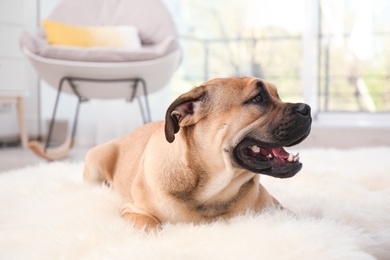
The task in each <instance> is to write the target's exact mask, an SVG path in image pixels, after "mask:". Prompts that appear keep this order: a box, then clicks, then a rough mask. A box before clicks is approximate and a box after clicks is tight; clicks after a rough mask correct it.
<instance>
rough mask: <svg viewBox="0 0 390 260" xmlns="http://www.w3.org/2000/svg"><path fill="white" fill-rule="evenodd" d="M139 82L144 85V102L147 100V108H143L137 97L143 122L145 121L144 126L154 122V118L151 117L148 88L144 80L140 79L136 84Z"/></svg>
mask: <svg viewBox="0 0 390 260" xmlns="http://www.w3.org/2000/svg"><path fill="white" fill-rule="evenodd" d="M138 82H141V84H142V90H143V94H144V95H143V96H144V100H145V107H144V106H143V104H142V101H141V98H140V97H137V101H138V105H139V108H140V110H141V115H142V120H143V122H144V124H146V123H149V122H151V121H152V116H151V115H150V107H149V99H148V91H147V87H146V82H145V81H144V80H143V79H139V80H138V81H137V82H136V84H137V83H138Z"/></svg>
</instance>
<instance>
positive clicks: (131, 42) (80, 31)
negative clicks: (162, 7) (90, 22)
mask: <svg viewBox="0 0 390 260" xmlns="http://www.w3.org/2000/svg"><path fill="white" fill-rule="evenodd" d="M43 27H44V29H45V33H46V38H47V41H48V43H49V44H50V45H66V46H77V47H92V46H100V47H111V48H122V49H137V48H141V42H140V39H139V37H138V31H137V29H136V28H135V27H134V26H124V25H122V26H75V25H70V24H64V23H59V22H56V21H52V20H48V19H45V20H43Z"/></svg>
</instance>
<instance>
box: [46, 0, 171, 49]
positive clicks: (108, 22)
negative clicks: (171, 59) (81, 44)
mask: <svg viewBox="0 0 390 260" xmlns="http://www.w3.org/2000/svg"><path fill="white" fill-rule="evenodd" d="M46 18H47V19H50V20H54V21H58V22H62V23H66V24H75V25H81V26H118V25H131V26H134V27H136V28H137V30H138V33H139V37H140V39H141V43H142V45H151V44H157V43H160V42H161V41H163V40H164V39H165V38H166V37H168V36H176V35H177V32H176V28H175V26H174V23H173V20H172V17H171V14H170V13H169V11H168V9H167V8H166V6H165V4H164V3H163V1H161V0H115V1H114V0H99V1H98V0H82V1H80V0H61V1H60V2H59V3H58V5H56V7H55V8H54V9H53V10H52V11H51V13H50V14H49V15H48V17H46ZM41 36H44V35H41Z"/></svg>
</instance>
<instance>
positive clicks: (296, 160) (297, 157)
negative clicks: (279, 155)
mask: <svg viewBox="0 0 390 260" xmlns="http://www.w3.org/2000/svg"><path fill="white" fill-rule="evenodd" d="M298 161H299V153H297V154H296V155H294V162H298Z"/></svg>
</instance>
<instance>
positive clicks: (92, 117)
mask: <svg viewBox="0 0 390 260" xmlns="http://www.w3.org/2000/svg"><path fill="white" fill-rule="evenodd" d="M80 1H82V0H80ZM58 2H59V1H58V0H40V1H38V0H0V62H1V63H3V64H6V65H7V66H5V65H3V66H2V65H1V63H0V96H1V93H2V92H1V91H3V92H4V91H7V90H8V89H10V88H18V87H20V86H23V89H24V90H25V91H24V93H25V95H24V97H23V98H24V101H25V107H24V111H25V120H26V124H27V129H28V136H29V139H30V140H35V139H37V140H45V138H46V135H47V132H48V125H49V122H50V118H51V115H52V109H53V105H54V101H55V95H56V90H55V89H54V88H52V87H49V86H48V85H47V84H46V83H45V82H43V81H42V80H40V79H39V78H38V76H37V75H36V74H35V72H34V71H33V69H32V67H31V65H30V64H29V63H28V62H27V61H26V59H25V58H24V57H23V55H22V54H21V53H20V51H19V44H18V37H19V35H20V33H21V32H22V31H24V30H28V31H31V32H34V31H36V30H37V28H38V27H39V26H40V24H41V21H42V19H43V18H45V17H46V16H47V14H48V13H49V12H50V11H51V10H52V9H53V7H54V6H56V4H57V3H58ZM164 3H165V4H166V6H167V7H168V9H169V11H170V13H171V14H172V17H173V19H174V22H175V25H176V28H177V30H178V33H179V36H180V38H179V40H180V44H181V48H182V51H183V57H182V61H181V64H180V66H179V68H178V69H177V71H176V73H175V74H174V76H173V78H172V80H171V81H170V83H169V84H168V85H166V86H165V87H164V88H163V89H162V90H161V91H159V92H158V93H154V94H152V95H151V96H150V106H151V114H152V119H153V120H163V119H164V115H165V110H166V108H167V107H168V106H169V104H170V103H171V102H172V101H173V100H174V99H175V98H176V97H177V96H178V95H180V94H181V93H184V92H186V91H188V90H190V89H191V88H192V87H194V86H197V85H199V84H201V83H202V82H204V81H207V80H209V79H212V78H216V77H234V76H254V77H261V78H264V79H266V80H268V81H271V82H273V83H274V84H275V85H276V86H277V87H278V90H279V94H280V96H281V98H282V99H283V100H284V101H289V102H305V103H308V104H309V105H310V106H311V107H312V116H313V118H314V122H313V130H312V133H311V135H310V137H309V138H308V139H307V140H306V141H305V142H304V143H303V144H301V147H333V148H354V147H369V146H388V145H390V16H389V15H388V14H389V13H390V1H386V0H295V1H289V0H273V1H268V0H240V1H239V0H214V1H208V0H196V1H195V0H164ZM151 19H153V18H152V17H151ZM10 36H11V38H12V37H13V38H12V39H15V40H14V41H13V40H12V39H11V41H9V40H8V41H4V39H10V38H9V37H10ZM10 64H11V65H10ZM10 75H12V77H11V78H10ZM0 101H1V99H0ZM75 107H76V99H75V97H73V96H64V97H63V101H61V104H60V107H59V109H58V116H57V118H58V119H57V124H56V127H55V132H54V136H53V142H54V143H58V144H60V143H62V142H63V141H64V140H65V139H66V137H67V136H68V135H69V131H70V129H71V126H72V120H73V114H74V113H73V111H74V109H75ZM16 113H17V111H16V108H15V106H14V105H13V104H12V103H11V102H8V101H7V100H2V101H1V102H0V145H1V147H2V148H3V149H10V148H12V147H18V146H19V144H20V138H19V125H18V120H17V115H16ZM142 124H143V122H142V118H141V115H140V113H139V108H138V105H137V104H133V103H128V102H125V101H124V100H109V101H107V100H105V101H103V100H91V101H90V102H87V103H86V104H83V105H82V107H81V110H80V117H79V123H78V128H77V137H76V147H79V148H82V149H84V148H85V149H88V148H90V147H92V146H94V145H96V144H100V143H103V142H105V141H108V140H111V139H114V138H117V137H120V136H123V135H125V134H126V133H128V132H130V131H132V130H134V129H135V128H137V127H139V126H141V125H142ZM0 156H1V154H0Z"/></svg>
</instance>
